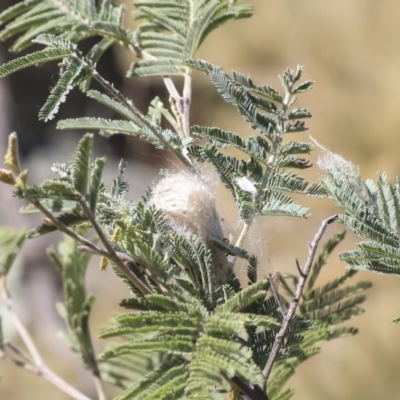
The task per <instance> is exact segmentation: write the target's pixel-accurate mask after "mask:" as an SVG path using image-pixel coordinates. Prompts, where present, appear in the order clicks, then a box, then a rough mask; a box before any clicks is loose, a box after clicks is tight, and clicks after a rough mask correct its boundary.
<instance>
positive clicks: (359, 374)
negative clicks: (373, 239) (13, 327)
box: [0, 0, 400, 400]
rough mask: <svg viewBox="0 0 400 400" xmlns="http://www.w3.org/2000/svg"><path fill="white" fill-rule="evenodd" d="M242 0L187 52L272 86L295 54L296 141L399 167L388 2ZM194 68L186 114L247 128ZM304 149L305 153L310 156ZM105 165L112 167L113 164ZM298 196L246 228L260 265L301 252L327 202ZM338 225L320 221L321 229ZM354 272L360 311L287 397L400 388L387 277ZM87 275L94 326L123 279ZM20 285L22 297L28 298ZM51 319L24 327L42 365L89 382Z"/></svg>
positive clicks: (34, 395) (396, 64)
mask: <svg viewBox="0 0 400 400" xmlns="http://www.w3.org/2000/svg"><path fill="white" fill-rule="evenodd" d="M247 2H248V3H251V4H254V6H255V15H254V17H253V18H252V19H249V20H242V21H239V22H235V23H232V24H230V25H227V26H225V27H223V28H222V29H220V30H219V31H218V32H217V33H215V34H214V35H212V36H211V37H210V38H209V39H208V40H207V41H206V42H205V44H204V45H203V48H202V49H201V51H200V53H199V57H200V58H204V59H206V60H208V61H210V62H213V63H215V64H219V65H221V66H222V67H223V68H225V69H226V70H230V69H236V70H238V71H241V72H243V73H246V74H249V75H251V76H252V77H253V78H254V80H255V81H256V82H257V83H260V84H261V83H268V84H270V85H272V86H274V85H275V86H278V85H279V81H278V79H277V75H278V74H280V73H281V72H282V71H283V70H284V69H285V68H286V67H287V66H291V67H293V68H294V67H295V66H296V64H302V65H304V66H305V67H306V71H305V78H306V79H314V80H316V85H315V88H314V89H313V90H312V91H311V92H309V93H307V94H304V95H301V96H300V98H299V105H300V106H305V107H307V108H309V109H310V111H311V112H312V113H313V115H314V117H313V119H312V120H310V121H308V125H309V127H310V130H309V132H307V133H305V134H301V135H298V136H297V139H301V140H307V139H308V134H311V135H312V136H313V137H314V138H316V139H317V140H318V141H319V142H320V143H321V144H323V145H324V146H325V147H327V148H329V149H330V150H331V151H333V152H336V153H340V154H341V155H343V156H344V157H345V158H347V159H350V160H352V161H353V162H354V164H356V165H359V166H360V167H361V172H362V176H363V177H364V178H374V176H375V174H376V172H377V171H387V172H388V173H389V175H390V177H391V179H392V180H394V179H395V177H396V176H397V175H399V169H400V158H399V156H398V154H399V147H400V135H399V128H400V112H399V110H400V96H399V95H398V92H399V88H400V51H399V45H398V42H399V38H400V24H399V17H400V3H398V2H396V1H394V0H386V1H372V0H370V1H368V0H353V1H351V2H349V1H346V0H336V1H327V0H296V1H293V0H292V1H289V0H253V1H251V0H249V1H247ZM115 56H116V57H117V58H118V60H119V62H120V65H121V68H124V66H126V65H127V62H128V61H127V60H126V53H124V52H116V53H115ZM195 77H196V79H195V87H194V104H193V122H199V123H203V124H210V125H211V124H212V125H217V126H221V127H224V128H226V129H231V130H235V131H236V132H240V133H244V134H249V133H250V131H249V128H248V127H247V125H246V124H245V123H244V121H243V120H242V119H241V118H240V117H239V116H238V115H237V114H236V112H235V110H234V109H233V108H232V107H229V106H227V105H225V104H224V103H223V102H222V101H221V100H220V99H219V98H218V96H217V95H216V94H215V92H214V90H213V88H212V87H211V85H210V84H209V83H208V82H207V80H206V79H205V78H204V77H203V76H201V75H199V74H196V75H195ZM57 135H59V133H56V136H57ZM293 138H295V137H293ZM311 157H312V159H313V160H315V158H316V155H312V156H311ZM55 159H57V155H56V156H55ZM109 171H110V172H109V174H110V175H111V176H112V174H113V171H115V169H111V168H110V169H109ZM136 171H137V170H136ZM155 173H156V171H154V169H153V171H152V172H151V173H149V175H148V178H147V179H148V181H147V182H144V181H143V180H142V177H141V176H140V177H139V176H138V174H137V173H135V169H133V170H132V176H131V178H130V179H131V182H132V184H133V187H134V188H136V189H137V191H138V192H140V190H141V188H142V187H143V186H145V184H147V183H151V179H154V176H155ZM307 175H308V176H309V177H313V178H316V177H317V176H318V171H316V170H312V171H307ZM226 204H227V205H229V204H230V203H229V200H228V198H227V195H226V192H225V191H224V189H222V188H221V190H220V206H221V209H223V214H224V215H223V216H224V218H225V219H226V220H227V231H228V232H231V233H233V234H235V232H237V216H236V214H235V211H234V209H232V208H229V207H228V206H226ZM308 204H309V205H310V206H311V207H312V209H313V215H312V216H311V218H310V219H309V220H308V221H294V220H286V219H285V220H280V219H279V220H274V219H270V220H268V221H264V222H261V221H260V222H259V223H257V224H256V226H255V227H254V228H253V231H252V234H251V235H250V240H249V243H248V244H249V245H250V246H251V247H252V248H254V250H255V251H256V253H257V254H259V256H260V260H261V263H260V264H261V266H262V271H263V272H264V273H267V272H268V271H273V270H279V271H282V272H285V271H290V272H295V263H294V259H295V258H296V257H297V258H299V260H300V262H301V261H303V262H304V261H305V258H306V254H307V246H306V242H307V240H310V239H311V238H312V236H313V234H314V233H315V231H316V229H317V228H318V226H319V224H320V221H321V220H322V219H323V218H325V217H326V216H328V215H331V214H332V213H334V212H335V208H334V207H333V206H332V205H331V204H329V203H328V202H326V201H320V200H313V201H308ZM339 229H340V227H339V226H336V227H332V228H331V229H330V231H329V233H333V232H334V231H335V230H336V231H338V230H339ZM326 238H327V236H326ZM261 240H262V241H261ZM356 242H357V238H355V237H354V236H352V235H351V234H348V237H347V240H346V241H345V243H344V244H343V245H342V246H341V248H340V250H344V249H350V248H354V246H355V243H356ZM344 267H345V265H344V264H343V263H339V262H338V261H337V259H336V258H335V257H332V259H331V263H330V265H329V267H328V268H327V270H326V272H325V275H324V279H330V278H333V277H335V276H337V275H339V274H341V273H342V272H343V269H344ZM37 279H39V278H37ZM40 279H42V280H43V279H45V277H42V278H40ZM359 279H363V280H370V279H371V280H373V281H374V284H375V285H374V288H373V289H372V290H370V291H369V293H368V296H369V297H368V301H367V302H366V303H365V309H366V313H365V314H364V315H362V316H361V317H358V318H356V319H354V320H353V321H352V322H353V325H355V326H357V327H359V328H360V334H359V335H357V336H355V337H353V338H347V339H342V340H340V341H334V342H332V343H329V344H324V345H323V347H322V352H321V354H320V355H318V356H316V357H314V358H313V359H312V360H310V361H308V362H307V363H306V364H304V365H303V366H301V367H300V368H299V369H298V371H297V372H296V375H295V377H294V378H293V379H292V380H291V381H290V382H289V385H290V386H291V387H294V388H295V389H296V395H295V397H294V398H295V399H308V400H320V399H324V400H342V399H345V400H358V399H364V400H376V399H397V398H400V381H399V380H398V373H397V371H399V369H400V357H399V350H398V345H397V343H398V338H399V337H400V327H399V326H396V325H393V324H392V323H391V319H393V318H394V317H396V316H398V315H399V314H400V306H399V303H398V301H396V300H397V297H396V296H397V293H398V286H399V282H398V281H397V280H396V279H393V278H387V277H380V276H372V275H370V274H364V273H360V274H359ZM89 282H90V288H91V290H92V291H94V292H95V293H97V295H98V301H97V302H96V304H95V309H94V315H93V321H94V325H95V327H96V328H97V327H98V326H102V325H104V324H105V323H106V320H107V319H108V318H111V315H112V313H114V312H116V309H117V307H116V305H117V302H118V300H119V298H120V296H121V291H122V290H123V289H122V286H121V284H120V283H119V282H118V281H117V280H116V279H115V278H114V277H113V276H112V274H111V273H110V272H106V273H105V274H103V273H99V272H98V270H97V268H96V267H95V266H94V267H93V268H92V269H91V271H90V273H89ZM29 296H34V298H33V300H32V298H29ZM46 296H47V294H46V293H44V292H42V293H35V292H34V291H33V290H31V291H30V292H29V293H28V294H27V295H25V301H28V306H29V305H30V303H29V302H31V303H32V302H37V301H39V299H40V298H43V297H44V300H45V299H46ZM21 297H23V296H22V295H21ZM41 304H44V302H43V303H41ZM43 307H45V306H43ZM41 314H44V311H43V313H42V312H41ZM35 317H36V315H35ZM42 318H44V319H45V320H46V318H45V317H42ZM31 319H33V318H31ZM58 328H59V326H57V324H54V323H53V324H50V325H49V327H48V329H46V330H45V335H44V334H43V333H44V330H43V328H39V327H35V326H33V327H32V329H33V331H34V333H35V337H36V338H37V340H38V343H39V345H40V346H41V348H42V349H44V353H47V354H46V356H47V357H48V359H49V364H50V365H52V366H54V368H55V369H56V370H57V371H60V373H62V374H64V376H66V378H67V379H69V380H70V381H73V382H75V383H76V384H77V385H78V386H80V387H87V385H88V384H89V387H90V379H89V378H88V377H87V376H86V375H85V372H84V371H82V370H80V369H79V366H78V363H76V362H74V361H73V359H72V358H71V357H70V355H69V353H68V351H67V350H65V349H64V345H63V344H62V343H61V342H58V341H57V339H53V336H54V333H55V332H54V330H57V329H58ZM94 332H95V331H94ZM99 346H100V344H99ZM46 350H48V351H46ZM0 375H1V376H2V380H1V382H0V398H1V399H18V400H28V399H29V400H32V399H65V398H66V397H65V396H63V395H62V394H60V393H59V392H58V391H57V390H55V389H53V388H52V387H51V386H50V385H49V384H47V383H46V382H44V381H42V380H41V379H39V378H36V377H33V376H30V375H29V374H27V373H25V372H22V371H19V370H17V369H16V368H14V367H7V368H5V364H4V363H1V364H0ZM89 390H90V389H89ZM93 396H94V394H93Z"/></svg>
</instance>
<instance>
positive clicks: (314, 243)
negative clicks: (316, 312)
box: [263, 215, 338, 382]
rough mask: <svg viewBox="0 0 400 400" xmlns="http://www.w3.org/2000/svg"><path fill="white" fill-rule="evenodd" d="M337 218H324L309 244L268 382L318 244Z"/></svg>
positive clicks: (275, 347)
mask: <svg viewBox="0 0 400 400" xmlns="http://www.w3.org/2000/svg"><path fill="white" fill-rule="evenodd" d="M337 218H338V216H337V215H333V216H331V217H329V218H327V219H325V220H323V221H322V224H321V226H320V228H319V230H318V232H317V233H316V235H315V236H314V239H313V240H312V242H311V243H309V246H308V258H307V261H306V264H305V266H304V268H303V269H301V268H300V267H299V271H300V279H299V282H298V284H297V287H296V292H295V294H294V296H293V300H292V302H291V303H290V305H289V308H288V310H287V313H286V315H285V317H284V319H283V323H282V326H281V329H280V330H279V332H278V334H277V335H276V337H275V341H274V344H273V346H272V350H271V353H270V355H269V357H268V360H267V363H266V365H265V367H264V370H263V375H264V377H265V380H266V382H267V381H268V377H269V375H270V374H271V371H272V367H273V365H274V363H275V360H276V358H277V356H278V353H279V350H280V349H281V347H282V344H283V340H284V338H285V336H286V333H287V330H288V329H289V325H290V322H291V321H292V319H293V317H294V315H295V313H296V310H297V306H298V305H299V301H300V297H301V295H302V293H303V290H304V286H305V284H306V282H307V278H308V276H309V275H310V272H311V267H312V265H313V261H314V257H315V252H316V251H317V247H318V244H319V242H320V241H321V239H322V236H323V234H324V232H325V230H326V228H327V227H328V225H329V224H331V223H332V222H334V221H336V220H337Z"/></svg>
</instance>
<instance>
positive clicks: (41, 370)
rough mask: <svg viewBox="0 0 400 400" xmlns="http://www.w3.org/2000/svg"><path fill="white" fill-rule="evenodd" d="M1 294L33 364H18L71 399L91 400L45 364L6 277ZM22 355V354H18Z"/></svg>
mask: <svg viewBox="0 0 400 400" xmlns="http://www.w3.org/2000/svg"><path fill="white" fill-rule="evenodd" d="M0 292H1V293H0V294H1V297H2V299H3V301H4V304H5V306H6V308H7V310H8V312H9V313H10V316H11V319H12V321H13V323H14V326H15V328H16V329H17V331H18V333H19V335H20V336H21V339H22V341H23V342H24V344H25V346H26V347H27V349H28V351H29V353H30V355H31V357H32V362H31V363H27V362H21V361H20V362H18V363H17V364H19V365H20V366H21V367H23V368H24V369H26V370H27V371H30V372H32V373H34V374H35V375H38V376H41V377H43V378H44V379H46V380H48V381H49V382H51V383H52V384H53V385H54V386H56V387H58V388H59V389H60V390H61V391H63V392H64V393H66V394H68V395H69V396H70V397H71V398H73V399H75V400H91V399H90V398H89V397H87V396H85V395H84V394H83V393H81V392H79V391H78V390H77V389H75V388H74V387H73V386H71V385H70V384H69V383H67V382H65V381H64V380H63V379H62V378H60V377H59V376H58V375H57V374H55V373H54V372H53V371H52V370H51V369H50V368H49V367H48V366H47V365H46V364H45V362H44V360H43V358H42V356H41V355H40V352H39V350H38V349H37V347H36V345H35V343H34V341H33V339H32V337H31V335H30V333H29V332H28V330H27V329H26V327H25V325H24V324H23V323H22V321H21V319H20V318H19V316H18V314H17V312H16V311H15V309H14V304H13V302H12V299H11V297H10V295H9V293H8V290H7V287H6V283H5V277H2V279H1V280H0ZM18 353H21V352H18ZM0 357H1V358H6V355H5V353H4V352H2V354H0ZM24 358H25V356H24Z"/></svg>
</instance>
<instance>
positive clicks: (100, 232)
mask: <svg viewBox="0 0 400 400" xmlns="http://www.w3.org/2000/svg"><path fill="white" fill-rule="evenodd" d="M78 203H79V205H80V206H81V208H82V210H83V212H84V213H85V215H86V217H87V218H88V220H89V222H90V223H91V224H92V226H93V229H94V230H95V231H96V233H97V235H98V236H99V238H100V241H101V242H102V243H103V245H104V247H105V248H106V253H105V254H102V255H104V256H105V257H107V258H109V259H110V260H111V261H112V262H113V263H114V264H115V265H117V266H118V267H119V268H120V269H121V270H122V271H123V272H124V273H125V275H126V276H127V278H129V279H130V280H131V281H132V283H133V284H134V285H135V286H136V287H137V288H138V289H139V290H140V291H141V292H142V294H144V295H146V294H150V293H151V290H150V289H149V288H148V287H147V286H146V285H145V284H144V283H143V282H142V281H141V280H140V278H138V277H137V276H136V275H135V274H134V273H133V272H132V271H131V270H130V269H129V268H128V267H127V266H126V265H125V263H124V262H122V260H121V259H120V258H119V257H118V255H117V254H116V252H115V250H114V248H113V247H112V245H111V243H110V242H109V240H108V239H107V238H106V236H105V235H104V232H103V230H102V229H101V227H100V226H99V224H98V223H97V221H96V218H95V216H94V215H93V213H92V211H91V210H90V208H89V207H88V205H87V203H86V201H85V200H84V199H83V197H82V196H80V198H79V199H78Z"/></svg>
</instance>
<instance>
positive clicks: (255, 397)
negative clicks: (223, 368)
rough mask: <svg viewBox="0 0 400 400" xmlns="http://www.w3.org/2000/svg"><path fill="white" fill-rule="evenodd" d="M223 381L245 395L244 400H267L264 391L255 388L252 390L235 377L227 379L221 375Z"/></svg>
mask: <svg viewBox="0 0 400 400" xmlns="http://www.w3.org/2000/svg"><path fill="white" fill-rule="evenodd" d="M222 375H223V377H224V379H225V380H226V381H228V382H229V383H230V384H232V385H234V386H237V387H238V388H239V389H240V390H241V391H242V393H243V394H244V395H245V399H248V400H269V399H268V396H267V394H266V393H264V391H263V390H262V389H261V388H260V387H259V386H255V387H254V388H252V387H250V386H249V385H248V384H247V383H246V382H243V381H242V380H241V379H240V378H238V377H237V376H234V377H233V378H229V377H228V376H227V375H225V374H222Z"/></svg>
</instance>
